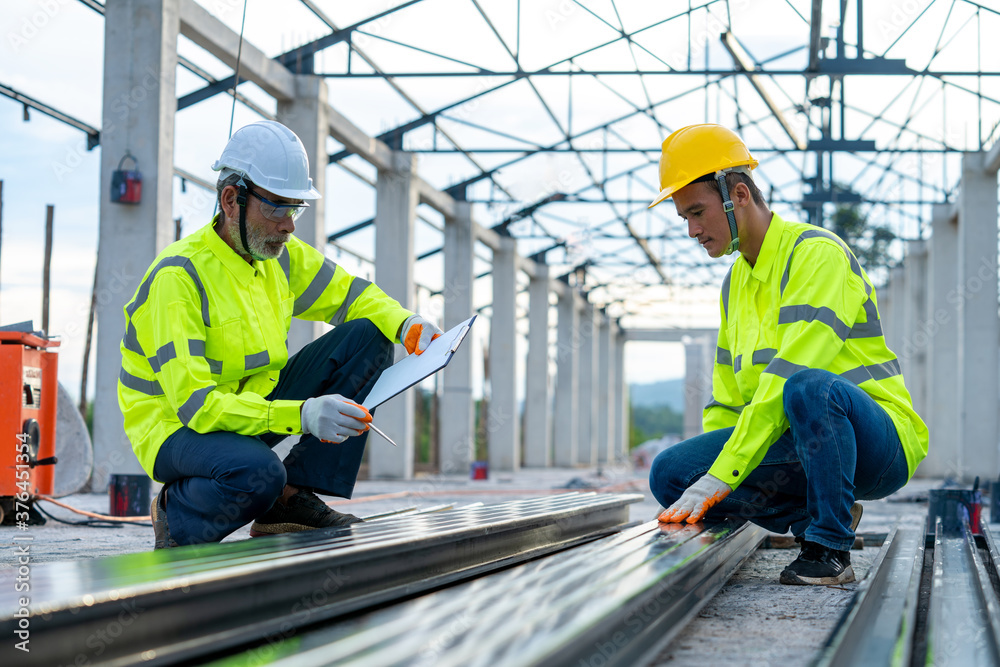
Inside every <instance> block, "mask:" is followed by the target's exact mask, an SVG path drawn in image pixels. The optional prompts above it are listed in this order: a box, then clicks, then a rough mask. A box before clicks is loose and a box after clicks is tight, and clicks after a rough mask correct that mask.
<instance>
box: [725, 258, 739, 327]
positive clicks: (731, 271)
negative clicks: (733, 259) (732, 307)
mask: <svg viewBox="0 0 1000 667" xmlns="http://www.w3.org/2000/svg"><path fill="white" fill-rule="evenodd" d="M733 266H736V265H735V264H734V265H733ZM732 276H733V267H732V266H730V267H729V271H728V272H727V273H726V277H725V278H723V279H722V311H723V312H724V313H725V314H726V319H727V320H728V319H729V279H730V278H731V277H732Z"/></svg>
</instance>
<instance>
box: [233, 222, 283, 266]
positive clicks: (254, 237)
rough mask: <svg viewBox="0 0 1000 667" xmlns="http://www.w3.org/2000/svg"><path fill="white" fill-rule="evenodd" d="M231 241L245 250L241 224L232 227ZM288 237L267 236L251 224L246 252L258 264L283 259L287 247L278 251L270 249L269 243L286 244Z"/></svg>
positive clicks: (248, 224)
mask: <svg viewBox="0 0 1000 667" xmlns="http://www.w3.org/2000/svg"><path fill="white" fill-rule="evenodd" d="M229 239H230V240H231V241H232V243H233V245H234V246H235V247H237V248H243V240H242V239H241V238H240V226H239V223H236V224H235V225H233V226H231V227H230V228H229ZM287 240H288V237H286V236H285V235H283V234H282V235H281V236H265V235H264V233H263V232H262V231H261V229H260V228H259V227H254V226H253V225H251V224H250V223H249V222H248V223H247V245H249V246H250V247H249V248H244V250H245V251H246V252H247V253H248V254H249V255H250V257H251V258H252V259H255V260H257V261H258V262H264V261H267V260H269V259H278V258H279V257H281V253H283V252H284V251H285V246H284V245H282V246H281V247H280V248H278V250H277V251H275V250H273V249H271V248H269V247H268V245H267V244H268V243H278V242H282V243H284V242H286V241H287Z"/></svg>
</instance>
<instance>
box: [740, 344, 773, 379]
mask: <svg viewBox="0 0 1000 667" xmlns="http://www.w3.org/2000/svg"><path fill="white" fill-rule="evenodd" d="M776 354H778V351H777V350H775V349H772V348H769V347H766V348H763V349H760V350H754V353H753V356H751V357H750V364H751V365H752V366H756V365H757V364H766V363H769V362H770V361H771V360H772V359H774V355H776ZM733 369H734V371H735V372H737V373H739V372H740V371H741V370H743V355H742V354H738V355H736V363H735V364H733Z"/></svg>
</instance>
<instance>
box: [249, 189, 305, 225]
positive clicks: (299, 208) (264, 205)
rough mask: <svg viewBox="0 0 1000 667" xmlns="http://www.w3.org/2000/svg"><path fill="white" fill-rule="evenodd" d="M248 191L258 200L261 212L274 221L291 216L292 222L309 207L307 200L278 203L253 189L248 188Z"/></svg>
mask: <svg viewBox="0 0 1000 667" xmlns="http://www.w3.org/2000/svg"><path fill="white" fill-rule="evenodd" d="M248 192H249V193H250V194H252V195H253V196H254V197H256V198H257V199H259V200H260V212H261V214H262V215H263V216H264V217H265V218H267V219H268V220H271V221H274V222H281V221H282V220H284V219H285V218H291V219H292V222H294V221H296V220H298V219H299V216H300V215H302V213H303V212H304V211H305V210H306V209H307V208H308V207H309V204H308V203H307V202H302V203H301V204H278V203H275V202H273V201H271V200H270V199H265V198H264V197H261V196H260V195H259V194H257V193H256V192H254V191H253V190H248Z"/></svg>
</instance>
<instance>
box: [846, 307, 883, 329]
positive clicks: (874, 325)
mask: <svg viewBox="0 0 1000 667" xmlns="http://www.w3.org/2000/svg"><path fill="white" fill-rule="evenodd" d="M869 303H871V301H868V302H867V303H865V306H867V305H868V304H869ZM865 310H868V308H865ZM869 317H871V316H870V315H869ZM881 335H882V323H881V322H880V321H879V320H878V316H877V314H876V318H875V320H868V321H867V322H855V323H854V327H853V328H851V335H850V336H848V338H877V337H878V336H881Z"/></svg>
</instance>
